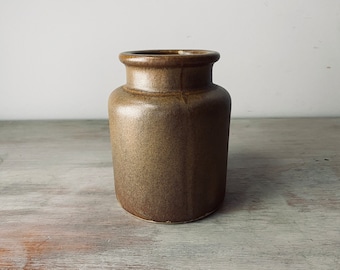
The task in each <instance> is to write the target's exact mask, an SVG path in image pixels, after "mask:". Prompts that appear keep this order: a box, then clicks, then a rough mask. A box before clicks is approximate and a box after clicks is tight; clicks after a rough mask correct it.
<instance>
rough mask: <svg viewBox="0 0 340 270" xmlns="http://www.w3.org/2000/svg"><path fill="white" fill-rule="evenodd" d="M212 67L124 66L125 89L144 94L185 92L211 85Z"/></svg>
mask: <svg viewBox="0 0 340 270" xmlns="http://www.w3.org/2000/svg"><path fill="white" fill-rule="evenodd" d="M212 66H213V64H207V65H203V66H193V67H176V66H175V67H166V66H164V67H145V66H141V67H136V66H126V78H127V82H126V87H127V88H130V89H134V90H141V91H146V92H174V91H175V92H177V91H180V92H187V91H195V90H201V89H205V88H208V87H209V86H211V85H212Z"/></svg>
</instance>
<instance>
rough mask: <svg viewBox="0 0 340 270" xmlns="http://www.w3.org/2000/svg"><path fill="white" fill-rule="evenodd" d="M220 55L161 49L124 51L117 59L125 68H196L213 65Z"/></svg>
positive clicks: (199, 51) (206, 51)
mask: <svg viewBox="0 0 340 270" xmlns="http://www.w3.org/2000/svg"><path fill="white" fill-rule="evenodd" d="M219 58H220V54H219V53H218V52H216V51H211V50H197V49H193V50H192V49H182V50H181V49H161V50H137V51H126V52H122V53H121V54H120V55H119V59H120V61H121V62H122V63H124V64H125V65H127V66H150V67H152V66H196V65H204V64H213V63H214V62H216V61H217V60H218V59H219Z"/></svg>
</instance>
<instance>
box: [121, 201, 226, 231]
mask: <svg viewBox="0 0 340 270" xmlns="http://www.w3.org/2000/svg"><path fill="white" fill-rule="evenodd" d="M117 201H118V203H119V204H120V206H121V208H122V209H123V210H124V211H125V212H126V213H128V214H129V215H131V216H133V217H134V218H136V219H139V220H142V221H145V222H149V223H157V224H168V225H176V224H185V223H190V222H195V221H198V220H201V219H204V218H206V217H208V216H210V215H212V214H213V213H215V212H216V211H217V210H218V209H219V208H220V207H221V206H222V204H223V201H222V202H221V203H220V204H219V205H218V206H217V207H216V208H215V209H214V210H212V211H210V212H208V213H205V214H204V215H202V216H199V217H197V218H194V219H189V220H183V221H171V220H169V221H157V220H152V219H146V218H143V217H139V216H137V215H135V214H133V213H131V212H129V211H128V210H126V209H125V208H124V206H123V205H122V204H121V203H120V201H119V200H118V198H117Z"/></svg>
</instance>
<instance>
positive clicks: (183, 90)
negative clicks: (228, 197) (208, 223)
mask: <svg viewBox="0 0 340 270" xmlns="http://www.w3.org/2000/svg"><path fill="white" fill-rule="evenodd" d="M119 58H120V60H121V62H122V63H124V64H125V66H126V74H127V82H126V85H124V86H121V87H119V88H117V89H116V90H114V91H113V92H112V93H111V95H110V98H109V124H110V136H111V144H112V158H113V167H114V180H115V191H116V196H117V199H118V201H119V202H120V204H121V205H122V207H123V208H124V209H125V210H127V211H128V212H130V213H132V214H133V215H135V216H137V217H140V218H142V219H146V220H150V221H155V222H169V223H181V222H189V221H193V220H197V219H200V218H202V217H205V216H207V215H208V214H210V213H212V212H214V211H215V210H216V209H217V208H218V206H219V205H220V204H221V203H222V201H223V199H224V194H225V185H226V169H227V155H228V136H229V123H230V109H231V100H230V96H229V94H228V92H227V91H226V90H225V89H223V88H221V87H220V86H217V85H215V84H213V83H212V67H213V63H214V62H216V61H217V60H218V59H219V54H218V53H217V52H213V51H205V50H154V51H134V52H124V53H121V54H120V56H119Z"/></svg>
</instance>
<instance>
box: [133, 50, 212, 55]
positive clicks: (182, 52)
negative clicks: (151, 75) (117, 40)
mask: <svg viewBox="0 0 340 270" xmlns="http://www.w3.org/2000/svg"><path fill="white" fill-rule="evenodd" d="M209 52H210V51H203V50H147V51H132V52H127V53H131V54H137V55H146V56H147V55H149V56H153V55H157V56H160V55H200V54H207V53H209Z"/></svg>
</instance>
